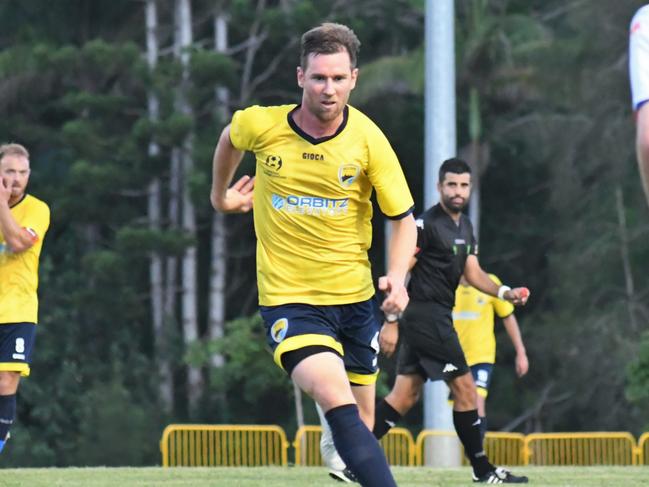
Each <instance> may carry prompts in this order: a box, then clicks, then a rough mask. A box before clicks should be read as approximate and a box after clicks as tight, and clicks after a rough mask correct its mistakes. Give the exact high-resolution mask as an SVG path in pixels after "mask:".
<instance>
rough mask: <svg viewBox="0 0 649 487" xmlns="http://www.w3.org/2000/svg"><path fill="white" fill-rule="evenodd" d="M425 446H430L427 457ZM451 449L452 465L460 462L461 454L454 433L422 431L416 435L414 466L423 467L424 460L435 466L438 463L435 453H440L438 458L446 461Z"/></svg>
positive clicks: (460, 448)
mask: <svg viewBox="0 0 649 487" xmlns="http://www.w3.org/2000/svg"><path fill="white" fill-rule="evenodd" d="M426 445H430V449H429V451H428V455H427V452H426ZM451 449H452V450H453V451H452V453H451V455H453V456H454V461H453V462H452V463H455V462H457V461H459V460H460V458H461V456H460V455H461V452H462V447H461V445H460V444H459V440H458V439H457V435H456V434H455V432H452V431H435V430H423V431H422V432H420V433H419V435H417V441H416V443H415V465H424V463H425V461H426V459H428V460H429V461H430V462H432V464H434V465H436V464H437V463H438V461H437V458H438V456H437V453H440V452H442V455H439V456H440V457H443V458H444V459H446V458H447V456H448V454H449V450H451Z"/></svg>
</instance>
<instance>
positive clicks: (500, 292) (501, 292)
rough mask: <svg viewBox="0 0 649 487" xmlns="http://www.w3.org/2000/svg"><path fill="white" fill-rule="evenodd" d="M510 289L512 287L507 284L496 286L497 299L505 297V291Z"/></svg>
mask: <svg viewBox="0 0 649 487" xmlns="http://www.w3.org/2000/svg"><path fill="white" fill-rule="evenodd" d="M511 290H512V288H511V287H509V286H500V287H499V288H498V299H505V293H506V292H507V291H511Z"/></svg>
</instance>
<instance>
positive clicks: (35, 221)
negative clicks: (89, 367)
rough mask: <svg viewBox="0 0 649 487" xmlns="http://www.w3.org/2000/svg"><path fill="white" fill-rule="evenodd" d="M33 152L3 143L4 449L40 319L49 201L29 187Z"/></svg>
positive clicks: (0, 303) (0, 342)
mask: <svg viewBox="0 0 649 487" xmlns="http://www.w3.org/2000/svg"><path fill="white" fill-rule="evenodd" d="M29 174H30V168H29V153H28V152H27V149H25V148H24V147H23V146H22V145H19V144H6V145H2V146H0V451H2V449H3V448H4V444H5V441H6V440H7V438H8V437H9V428H10V427H11V424H12V423H13V421H14V418H15V416H16V392H17V390H18V383H19V382H20V376H21V375H22V376H27V375H29V364H30V362H31V354H32V348H33V346H34V338H35V334H36V322H37V321H38V317H37V316H38V296H37V295H36V288H37V287H38V258H39V256H40V253H41V247H42V245H43V238H44V237H45V232H47V228H48V227H49V224H50V210H49V208H48V206H47V205H46V204H45V203H43V202H42V201H40V200H39V199H37V198H34V197H33V196H31V195H28V194H26V193H25V190H26V188H27V183H28V181H29Z"/></svg>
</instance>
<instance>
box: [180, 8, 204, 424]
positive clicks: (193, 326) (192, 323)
mask: <svg viewBox="0 0 649 487" xmlns="http://www.w3.org/2000/svg"><path fill="white" fill-rule="evenodd" d="M175 20H176V28H175V42H174V47H175V51H174V53H175V55H176V57H177V59H179V60H180V63H181V65H182V82H181V84H180V87H179V89H178V91H177V98H176V109H177V110H179V111H180V112H181V113H182V114H184V115H186V116H189V117H192V116H193V110H192V107H191V105H190V103H189V100H188V91H189V84H190V78H189V76H190V74H189V62H190V54H189V52H188V49H189V48H190V47H191V45H192V15H191V3H190V0H176V8H175ZM193 145H194V140H193V134H191V133H190V134H187V135H186V136H185V139H184V140H183V143H182V147H181V149H180V167H181V178H182V228H183V232H184V234H185V235H186V236H188V237H190V238H192V239H193V240H195V238H196V214H195V210H194V204H193V202H192V200H191V194H190V187H189V180H190V176H191V174H192V171H193V168H194V161H193V154H192V152H193ZM196 259H197V252H196V245H195V243H192V244H191V245H190V246H188V247H187V248H186V249H185V253H184V254H183V257H182V301H181V316H182V330H183V338H184V342H185V345H186V346H187V345H191V344H192V343H194V342H196V341H197V340H198V295H197V263H196ZM202 395H203V377H202V373H201V369H200V368H198V367H193V366H191V365H190V366H188V368H187V400H188V407H189V413H190V416H191V415H192V413H193V412H195V411H196V408H197V405H198V401H199V400H200V398H201V396H202Z"/></svg>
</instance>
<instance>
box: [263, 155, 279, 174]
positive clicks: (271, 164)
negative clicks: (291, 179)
mask: <svg viewBox="0 0 649 487" xmlns="http://www.w3.org/2000/svg"><path fill="white" fill-rule="evenodd" d="M264 165H265V166H266V167H268V168H270V169H272V170H273V171H275V172H277V171H279V170H280V169H281V168H282V158H281V157H279V156H274V155H272V154H271V155H269V156H268V157H267V158H266V160H265V161H264Z"/></svg>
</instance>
